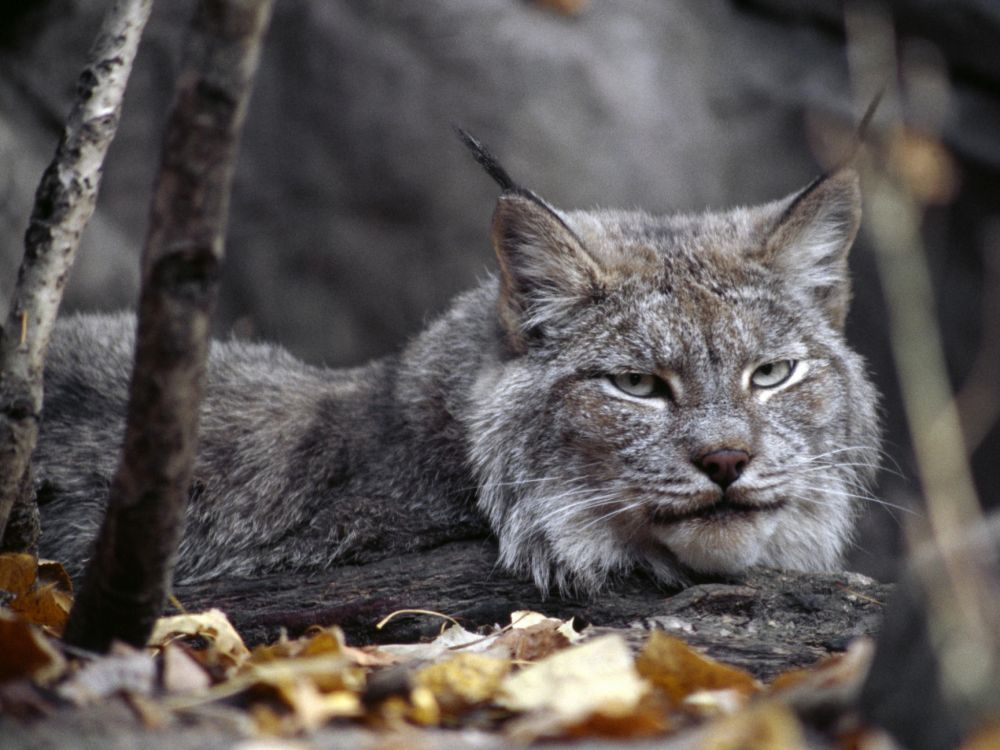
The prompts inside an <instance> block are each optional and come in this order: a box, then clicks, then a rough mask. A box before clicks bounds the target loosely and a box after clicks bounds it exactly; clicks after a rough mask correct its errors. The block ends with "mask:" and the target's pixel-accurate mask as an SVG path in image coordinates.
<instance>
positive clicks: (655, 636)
mask: <svg viewBox="0 0 1000 750" xmlns="http://www.w3.org/2000/svg"><path fill="white" fill-rule="evenodd" d="M635 666H636V669H637V670H638V671H639V674H641V675H642V676H643V677H645V678H646V679H647V680H649V681H650V682H652V683H653V684H654V685H655V686H656V687H657V688H658V689H659V690H661V691H662V692H663V693H664V695H665V696H666V697H667V698H668V699H669V700H670V702H671V703H672V704H673V705H675V706H680V705H681V703H682V702H683V701H684V699H685V698H686V697H687V696H689V695H690V694H692V693H695V692H698V691H701V690H736V691H739V692H741V693H744V694H746V695H752V694H754V693H756V692H758V691H760V690H761V684H760V683H759V682H758V681H757V680H756V679H755V678H754V677H753V676H752V675H751V674H750V673H748V672H744V671H743V670H742V669H737V668H736V667H730V666H728V665H726V664H722V663H721V662H717V661H715V659H712V658H710V657H708V656H704V655H703V654H700V653H698V652H697V651H695V650H694V649H692V648H691V647H690V646H688V645H687V644H686V643H684V641H682V640H680V639H678V638H674V637H673V636H669V635H667V634H666V633H664V632H663V631H662V630H654V631H653V632H652V633H650V634H649V640H648V641H646V645H645V647H643V649H642V651H641V652H640V653H639V655H638V656H636V659H635Z"/></svg>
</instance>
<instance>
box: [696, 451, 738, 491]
mask: <svg viewBox="0 0 1000 750" xmlns="http://www.w3.org/2000/svg"><path fill="white" fill-rule="evenodd" d="M694 463H695V466H697V467H698V468H699V469H701V470H702V471H703V472H705V474H707V475H708V478H709V479H711V480H712V481H713V482H715V483H716V484H717V485H719V486H720V487H721V488H722V489H726V488H727V487H728V486H729V485H731V484H732V483H733V482H735V481H736V480H737V479H739V478H740V474H742V473H743V470H744V469H745V468H746V467H747V464H748V463H750V454H749V453H747V452H746V451H742V450H731V449H729V448H724V449H723V450H718V451H712V452H711V453H706V454H705V455H704V456H700V457H699V458H696V459H695V460H694Z"/></svg>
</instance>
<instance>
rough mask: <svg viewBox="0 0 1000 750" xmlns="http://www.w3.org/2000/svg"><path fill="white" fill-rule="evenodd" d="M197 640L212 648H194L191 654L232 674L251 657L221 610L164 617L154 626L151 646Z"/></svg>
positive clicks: (150, 638)
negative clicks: (176, 641)
mask: <svg viewBox="0 0 1000 750" xmlns="http://www.w3.org/2000/svg"><path fill="white" fill-rule="evenodd" d="M195 637H197V638H201V639H204V640H205V641H208V643H209V644H210V647H209V648H206V649H192V650H191V651H190V652H189V653H190V655H191V656H193V657H194V658H195V660H196V661H198V662H199V663H200V664H202V665H203V666H206V667H221V668H222V669H223V670H224V671H225V672H227V673H228V672H231V671H232V670H233V669H234V668H236V667H238V666H240V665H241V664H243V662H245V661H246V660H247V659H248V658H249V657H250V651H249V650H248V649H247V647H246V646H245V645H244V643H243V639H242V638H240V635H239V633H237V632H236V629H235V628H233V626H232V624H231V623H230V622H229V618H228V617H226V615H225V614H223V613H222V612H221V611H220V610H218V609H210V610H208V611H206V612H199V613H197V614H184V615H171V616H170V617H161V618H160V619H158V620H157V621H156V624H155V625H154V626H153V634H152V635H151V636H150V637H149V644H148V645H149V646H150V647H152V648H159V647H162V646H164V645H165V644H166V643H168V642H169V641H172V640H175V639H177V638H195Z"/></svg>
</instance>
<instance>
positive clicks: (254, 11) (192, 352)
mask: <svg viewBox="0 0 1000 750" xmlns="http://www.w3.org/2000/svg"><path fill="white" fill-rule="evenodd" d="M271 5H272V2H271V0H201V2H200V3H199V4H198V7H197V10H196V11H195V16H194V19H193V21H192V26H191V36H190V40H189V50H188V57H187V65H186V67H185V69H184V71H183V72H182V73H181V77H180V80H179V81H178V85H177V95H176V99H175V102H174V106H173V111H172V112H171V115H170V120H169V122H168V125H167V132H166V138H165V142H164V146H163V157H162V163H161V167H160V174H159V177H158V180H157V186H156V191H155V194H154V197H153V206H152V212H151V217H150V229H149V235H148V237H147V240H146V247H145V251H144V254H143V268H142V273H143V284H142V295H141V298H140V302H139V322H138V334H137V337H136V363H135V370H134V372H133V376H132V387H131V392H130V396H129V413H128V420H127V425H126V434H125V447H124V455H123V458H122V462H121V464H120V465H119V467H118V472H117V474H116V476H115V479H114V483H113V485H112V488H111V494H110V498H109V505H108V509H107V514H106V516H105V519H104V524H103V526H102V528H101V532H100V534H99V536H98V539H97V545H96V550H95V553H94V556H93V557H92V559H91V562H90V565H89V566H88V568H87V572H86V574H85V577H84V582H83V587H82V589H81V592H80V595H79V597H78V598H77V601H76V605H75V607H74V609H73V612H72V614H71V617H70V621H69V624H68V626H67V629H66V635H65V638H66V640H67V641H68V642H69V643H72V644H75V645H78V646H83V647H86V648H90V649H94V650H106V649H107V647H108V646H109V645H110V643H111V641H112V640H114V639H118V640H123V641H125V642H127V643H131V644H133V645H136V646H142V645H144V644H145V642H146V639H147V638H148V637H149V633H150V631H151V629H152V625H153V622H154V621H155V619H156V618H157V617H158V616H159V614H160V612H161V611H162V609H163V606H164V604H165V601H166V597H167V593H168V589H169V584H170V576H171V572H172V569H173V561H174V556H175V554H176V550H177V543H178V541H179V539H180V532H181V527H182V521H183V517H184V509H185V506H186V503H187V492H188V485H189V483H190V480H191V470H192V466H193V464H194V456H195V445H196V440H197V427H198V407H199V404H200V401H201V394H202V390H203V383H204V372H205V360H206V357H207V353H208V330H209V322H210V317H211V313H212V309H213V307H214V305H215V299H216V292H217V288H218V273H219V266H220V264H221V261H222V255H223V239H224V232H225V223H226V214H227V211H228V203H229V191H230V184H231V180H232V173H233V167H234V164H235V158H236V147H237V141H238V138H239V133H240V129H241V127H242V124H243V116H244V113H245V110H246V105H247V101H248V99H249V95H250V89H251V83H252V80H253V75H254V72H255V71H256V66H257V60H258V58H259V52H260V44H261V40H262V38H263V34H264V30H265V28H266V26H267V22H268V20H269V18H270V13H271Z"/></svg>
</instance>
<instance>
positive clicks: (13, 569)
mask: <svg viewBox="0 0 1000 750" xmlns="http://www.w3.org/2000/svg"><path fill="white" fill-rule="evenodd" d="M37 568H38V563H37V561H36V560H35V558H34V556H32V555H28V554H26V553H23V552H4V553H3V554H0V591H9V592H11V593H12V594H14V595H15V596H21V595H22V594H26V593H27V592H28V591H30V590H31V587H32V585H33V584H34V583H35V576H36V571H37Z"/></svg>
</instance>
